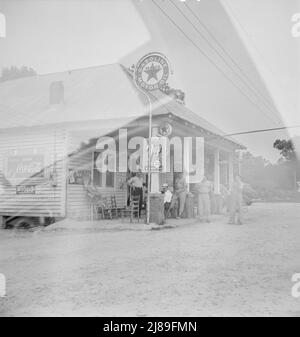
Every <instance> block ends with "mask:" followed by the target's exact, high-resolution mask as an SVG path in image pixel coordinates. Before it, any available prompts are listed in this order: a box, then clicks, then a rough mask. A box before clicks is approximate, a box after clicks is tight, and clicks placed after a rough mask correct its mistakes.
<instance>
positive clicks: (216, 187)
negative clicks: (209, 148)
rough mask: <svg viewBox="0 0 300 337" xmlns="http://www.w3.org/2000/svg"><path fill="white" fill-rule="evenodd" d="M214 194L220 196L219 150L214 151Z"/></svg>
mask: <svg viewBox="0 0 300 337" xmlns="http://www.w3.org/2000/svg"><path fill="white" fill-rule="evenodd" d="M214 193H215V194H220V150H219V149H215V150H214Z"/></svg>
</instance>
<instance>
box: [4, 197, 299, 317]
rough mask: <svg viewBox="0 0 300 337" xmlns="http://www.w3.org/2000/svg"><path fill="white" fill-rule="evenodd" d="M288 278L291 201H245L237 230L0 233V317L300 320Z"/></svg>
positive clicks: (295, 255) (294, 249) (294, 259)
mask: <svg viewBox="0 0 300 337" xmlns="http://www.w3.org/2000/svg"><path fill="white" fill-rule="evenodd" d="M99 226H100V225H99ZM297 272H298V273H300V204H292V203H285V204H281V203H277V204H271V203H267V204H254V205H252V206H250V207H249V208H248V211H247V213H246V221H245V224H244V225H243V226H234V225H228V224H227V221H226V219H225V218H224V217H216V219H215V221H214V222H213V223H210V224H206V223H205V224H201V223H193V224H188V225H186V226H179V227H177V228H172V229H165V230H159V231H154V230H152V231H151V230H150V231H149V230H148V231H146V230H132V229H131V230H122V231H120V230H112V231H107V230H106V231H105V230H101V229H99V230H96V231H95V230H94V231H85V230H78V231H76V230H75V231H70V230H66V231H53V232H51V231H48V232H45V231H38V232H24V231H18V232H15V231H9V230H0V273H3V274H5V275H6V278H7V297H5V298H0V316H24V315H29V316H33V315H39V316H40V315H43V316H52V315H59V316H74V315H75V316H76V315H88V316H108V315H109V316H111V315H112V316H117V315H120V316H128V315H134V316H136V315H139V316H147V315H149V316H150V315H157V316H175V315H178V316H191V315H195V316H201V315H213V316H215V315H222V316H228V315H264V316H271V315H292V316H300V298H298V299H295V298H293V297H292V296H291V287H292V282H291V277H292V275H293V274H294V273H297Z"/></svg>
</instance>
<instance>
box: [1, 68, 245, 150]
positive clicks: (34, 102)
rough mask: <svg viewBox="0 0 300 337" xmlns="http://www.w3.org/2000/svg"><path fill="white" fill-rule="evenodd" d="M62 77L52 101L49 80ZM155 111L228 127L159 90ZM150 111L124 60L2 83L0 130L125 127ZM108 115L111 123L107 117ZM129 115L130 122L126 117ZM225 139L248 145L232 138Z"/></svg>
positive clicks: (214, 131)
mask: <svg viewBox="0 0 300 337" xmlns="http://www.w3.org/2000/svg"><path fill="white" fill-rule="evenodd" d="M55 81H62V82H63V85H64V102H63V103H61V104H55V105H53V104H52V105H51V104H49V88H50V85H51V83H53V82H55ZM151 97H152V103H153V115H165V114H173V115H174V116H176V117H178V118H181V119H183V120H186V121H188V122H190V123H192V124H194V125H196V126H198V127H200V128H201V129H204V130H206V131H208V132H209V133H211V134H213V135H216V136H219V137H224V136H225V133H224V132H222V131H221V130H219V129H218V128H216V127H215V126H214V125H213V124H211V123H209V122H208V121H207V120H206V119H204V118H203V117H202V116H200V115H199V114H198V113H197V114H196V113H194V112H192V111H191V110H189V109H188V108H187V107H186V106H184V105H183V104H180V103H178V102H177V101H175V100H174V99H172V98H171V97H170V96H167V95H166V94H164V93H163V92H161V91H160V90H157V91H155V92H153V93H151ZM147 114H148V106H147V100H146V99H145V97H144V95H143V94H141V93H140V92H139V91H138V90H137V89H136V87H135V85H134V84H133V81H132V76H131V74H130V72H129V71H128V70H127V69H126V68H125V67H124V66H122V65H120V64H111V65H105V66H98V67H90V68H84V69H77V70H71V71H65V72H59V73H53V74H45V75H36V76H33V77H27V78H22V79H17V80H12V81H7V82H2V83H0V119H1V125H0V130H2V131H4V130H5V129H11V128H18V127H20V128H24V127H33V126H35V127H36V126H42V125H51V124H52V125H54V124H72V123H74V124H78V123H81V122H87V123H91V122H93V121H95V122H96V121H98V122H99V121H101V123H102V126H103V127H104V125H106V124H107V125H108V129H110V128H111V130H112V129H113V128H114V129H116V128H118V127H122V126H123V125H124V124H127V123H128V122H130V121H134V120H135V119H138V118H140V117H143V116H145V115H147ZM106 121H108V123H106ZM125 121H126V122H125ZM226 140H228V141H229V142H231V143H232V144H234V146H235V147H236V148H244V147H243V146H242V145H241V144H239V143H238V142H237V141H236V140H234V139H233V138H229V137H226Z"/></svg>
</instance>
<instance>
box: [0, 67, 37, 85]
mask: <svg viewBox="0 0 300 337" xmlns="http://www.w3.org/2000/svg"><path fill="white" fill-rule="evenodd" d="M36 74H37V73H36V71H35V70H34V69H33V68H31V67H26V66H23V67H20V68H18V67H16V66H11V67H4V68H3V69H2V74H1V77H0V82H5V81H11V80H15V79H17V78H23V77H30V76H35V75H36Z"/></svg>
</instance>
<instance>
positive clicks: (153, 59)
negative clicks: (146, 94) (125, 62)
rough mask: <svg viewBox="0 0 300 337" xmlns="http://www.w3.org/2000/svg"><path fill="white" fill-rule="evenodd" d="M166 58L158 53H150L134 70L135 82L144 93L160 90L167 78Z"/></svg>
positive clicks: (167, 65)
mask: <svg viewBox="0 0 300 337" xmlns="http://www.w3.org/2000/svg"><path fill="white" fill-rule="evenodd" d="M169 73H170V71H169V64H168V61H167V58H166V57H165V56H164V55H163V54H160V53H150V54H147V55H145V56H144V57H142V58H141V59H140V60H139V62H138V63H137V65H136V68H135V82H136V84H137V85H138V86H139V87H140V88H141V89H144V90H146V91H152V90H156V89H159V88H161V87H162V86H163V85H164V84H166V81H167V79H168V77H169Z"/></svg>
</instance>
